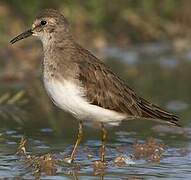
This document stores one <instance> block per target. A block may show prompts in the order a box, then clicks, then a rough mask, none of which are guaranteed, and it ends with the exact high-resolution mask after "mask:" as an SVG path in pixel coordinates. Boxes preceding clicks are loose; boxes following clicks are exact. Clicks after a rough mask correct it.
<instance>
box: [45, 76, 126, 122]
mask: <svg viewBox="0 0 191 180" xmlns="http://www.w3.org/2000/svg"><path fill="white" fill-rule="evenodd" d="M44 84H45V87H46V90H47V92H48V94H49V96H50V97H51V98H52V99H53V101H54V103H55V104H56V105H57V106H58V107H60V108H61V109H63V110H65V111H68V112H70V113H72V114H73V115H74V116H75V117H76V118H78V119H81V120H91V121H101V122H107V123H110V124H115V123H120V121H121V120H123V119H125V118H126V115H124V114H122V113H117V112H115V111H112V110H108V109H104V108H102V107H99V106H96V105H91V104H89V103H88V101H87V100H86V98H85V97H84V93H83V89H82V88H80V87H77V86H76V85H75V84H74V83H72V82H69V81H67V80H63V81H62V82H60V81H55V80H50V81H46V80H45V81H44Z"/></svg>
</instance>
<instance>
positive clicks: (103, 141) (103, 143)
mask: <svg viewBox="0 0 191 180" xmlns="http://www.w3.org/2000/svg"><path fill="white" fill-rule="evenodd" d="M101 131H102V145H101V162H102V163H105V146H106V139H107V131H106V129H105V127H104V124H103V123H101Z"/></svg>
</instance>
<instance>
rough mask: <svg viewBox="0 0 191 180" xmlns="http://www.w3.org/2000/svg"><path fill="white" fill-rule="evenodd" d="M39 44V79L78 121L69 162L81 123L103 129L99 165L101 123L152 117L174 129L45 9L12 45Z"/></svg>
mask: <svg viewBox="0 0 191 180" xmlns="http://www.w3.org/2000/svg"><path fill="white" fill-rule="evenodd" d="M31 35H33V36H37V37H38V38H39V39H40V40H41V41H42V44H43V50H44V62H43V67H44V72H43V74H44V75H43V80H44V85H45V88H46V90H47V92H48V95H49V96H50V98H51V99H52V101H53V102H54V104H55V105H57V106H58V107H59V108H61V109H63V110H65V111H68V112H70V113H71V114H72V115H73V116H74V117H76V119H78V121H79V132H78V138H77V141H76V143H75V145H74V148H73V150H72V153H71V155H70V156H69V157H67V158H65V161H66V162H68V163H71V162H73V160H74V157H75V154H76V150H77V146H78V145H79V143H80V141H81V138H82V125H83V122H84V121H89V122H90V121H91V122H99V123H100V125H101V130H102V146H101V161H100V163H103V164H104V163H105V141H106V135H107V132H106V129H105V127H104V125H105V124H111V125H118V124H119V123H120V122H121V121H122V120H132V119H139V120H140V121H141V120H142V119H145V118H146V119H151V120H159V121H162V122H166V123H169V124H172V125H175V126H179V124H178V119H179V118H178V117H177V116H175V115H173V114H171V113H169V112H167V111H165V110H163V109H162V108H160V107H158V106H156V105H154V104H152V103H150V102H148V101H147V100H145V99H143V98H142V97H139V96H138V95H137V94H136V93H135V92H134V91H133V90H132V89H131V88H129V86H128V85H127V84H126V83H125V82H124V81H123V80H122V79H121V78H119V77H118V76H117V75H116V74H115V73H113V72H112V71H111V69H110V68H109V67H107V66H106V65H105V64H104V63H103V62H102V61H100V60H99V59H98V58H96V57H95V56H94V55H93V54H92V53H90V52H89V51H88V50H86V49H85V48H83V47H81V46H80V45H79V44H78V43H76V41H75V40H74V39H73V36H72V34H71V32H70V28H69V23H68V21H67V20H66V18H65V17H64V15H62V14H61V13H59V12H58V11H56V10H53V9H46V10H44V11H42V12H41V13H40V14H39V15H38V16H37V17H36V19H35V20H34V22H33V25H32V28H31V29H29V30H28V31H25V32H23V33H22V34H20V35H18V36H17V37H15V38H14V39H12V40H11V41H10V42H11V43H12V44H13V43H15V42H17V41H19V40H21V39H24V38H27V37H29V36H31Z"/></svg>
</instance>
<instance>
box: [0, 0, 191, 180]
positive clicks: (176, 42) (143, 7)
mask: <svg viewBox="0 0 191 180" xmlns="http://www.w3.org/2000/svg"><path fill="white" fill-rule="evenodd" d="M45 8H54V9H57V10H59V11H60V12H63V14H64V15H65V16H66V17H67V19H68V20H69V22H70V24H71V29H72V31H73V34H74V37H75V38H76V40H77V41H78V42H79V43H80V44H82V45H83V46H84V47H87V48H88V49H89V50H91V51H92V52H93V53H94V54H95V55H96V56H97V57H99V58H100V59H101V60H103V61H104V62H105V63H107V64H108V65H109V66H111V67H112V69H113V71H115V72H116V74H118V75H119V76H121V77H122V78H123V79H124V80H126V81H127V83H128V85H129V86H130V87H132V88H133V89H135V90H136V92H137V93H138V94H139V95H141V96H143V97H145V98H147V99H148V100H150V101H152V102H154V103H156V104H158V105H160V106H162V107H164V108H166V109H167V110H169V111H171V112H174V113H175V114H178V115H180V116H181V124H182V125H183V126H184V127H185V129H182V130H179V129H178V130H177V129H175V130H174V129H170V128H167V127H164V126H160V125H159V124H156V123H154V122H148V121H141V122H140V121H135V122H128V123H124V124H122V125H121V126H120V127H118V128H113V129H111V130H110V143H113V144H115V143H116V144H118V145H121V144H122V145H124V143H130V144H131V143H132V142H133V141H134V140H135V138H138V139H141V140H145V139H146V138H147V137H150V136H151V137H155V138H157V139H159V141H162V142H164V143H165V144H167V145H168V146H170V147H171V148H170V152H173V153H174V154H175V155H177V154H176V153H177V148H182V147H183V150H185V149H186V150H185V151H184V152H187V150H188V151H190V149H189V147H190V127H191V121H190V117H191V110H190V105H191V93H190V92H191V76H190V70H191V11H190V8H191V1H190V0H181V1H180V0H160V1H158V0H141V1H140V0H118V1H117V2H116V0H110V1H108V0H88V1H84V0H65V1H61V0H54V1H52V0H46V1H39V0H33V1H22V0H1V2H0V37H1V38H0V137H1V138H0V143H1V144H3V143H4V144H3V146H2V147H1V149H2V156H3V155H7V154H6V153H8V152H9V153H13V152H14V149H16V146H17V145H16V144H17V143H18V141H19V138H20V137H21V136H22V135H23V134H25V135H26V136H28V137H29V138H30V142H31V144H32V150H34V152H35V153H36V152H47V151H61V149H62V148H63V149H62V150H63V151H64V147H65V145H66V146H67V145H69V144H71V143H72V142H73V139H74V137H75V136H74V134H75V133H76V130H77V124H76V121H75V119H74V118H73V117H71V116H70V115H69V114H66V113H64V112H63V111H61V110H59V109H58V108H56V107H55V106H54V105H53V104H52V102H51V101H50V100H49V98H48V96H47V95H46V92H45V89H44V87H43V83H42V59H43V53H42V46H41V43H40V41H38V40H37V39H36V38H29V39H26V40H23V41H20V42H19V43H17V44H15V45H14V46H12V45H10V43H9V41H10V40H11V39H12V38H13V37H15V36H16V35H18V34H20V33H21V32H23V31H24V30H26V29H29V28H30V27H31V25H32V22H33V20H34V18H35V16H36V15H37V14H38V13H39V12H40V11H41V10H42V9H45ZM86 132H87V135H86V136H85V142H86V143H87V144H88V145H89V144H92V142H93V144H95V146H97V145H99V141H97V139H98V138H99V131H97V130H94V129H91V128H86ZM92 132H94V133H92ZM127 132H128V133H127ZM86 137H88V139H87V138H86ZM90 139H93V141H90ZM0 146H1V145H0ZM10 147H13V148H10ZM30 148H31V147H30ZM32 150H31V151H32ZM178 150H182V149H178ZM183 150H182V151H183ZM182 151H181V152H182ZM5 152H6V153H5ZM0 153H1V152H0ZM186 155H188V156H189V158H190V155H189V154H186ZM169 156H170V158H174V156H173V157H171V155H169V154H167V157H169ZM184 158H188V157H187V156H186V157H185V156H184ZM184 158H183V159H181V160H180V161H178V162H176V163H175V166H176V165H177V166H176V168H178V167H180V165H182V164H184V163H185V159H184ZM9 160H10V157H8V159H7V157H6V158H5V160H4V162H7V161H9ZM168 160H169V159H168ZM4 162H3V163H2V166H0V167H1V168H3V167H4ZM172 164H174V162H173V160H172V161H171V159H170V160H169V164H168V165H169V167H172V166H171V165H172ZM0 165H1V162H0ZM9 165H10V166H11V165H12V162H11V163H10V164H9ZM184 165H185V168H186V167H187V165H188V164H184ZM167 167H168V166H167ZM169 167H168V168H169ZM131 170H132V169H131ZM156 170H159V172H160V173H162V174H163V173H164V176H165V177H166V176H169V172H166V171H164V169H160V168H159V169H156ZM21 171H23V170H22V169H21ZM141 171H142V170H141ZM180 171H181V172H184V173H183V174H184V175H185V176H186V177H189V172H188V171H187V170H185V171H184V170H182V169H180ZM124 172H127V170H125V171H124ZM136 172H137V170H136ZM3 173H4V174H5V176H3V177H9V176H6V175H7V174H6V173H5V172H4V171H3V170H2V171H1V169H0V176H1V175H2V174H3ZM149 173H150V171H149ZM178 173H179V174H181V173H180V172H179V171H177V174H178ZM122 174H123V173H122ZM156 174H157V171H156ZM156 174H155V172H154V175H156ZM150 175H152V174H150ZM15 176H16V175H15V174H14V176H13V177H15Z"/></svg>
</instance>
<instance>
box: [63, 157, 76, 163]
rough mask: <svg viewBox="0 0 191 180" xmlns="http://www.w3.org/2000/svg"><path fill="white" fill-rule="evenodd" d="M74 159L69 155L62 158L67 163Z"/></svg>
mask: <svg viewBox="0 0 191 180" xmlns="http://www.w3.org/2000/svg"><path fill="white" fill-rule="evenodd" d="M73 161H74V159H72V158H71V157H65V158H64V162H66V163H68V164H72V163H73Z"/></svg>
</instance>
